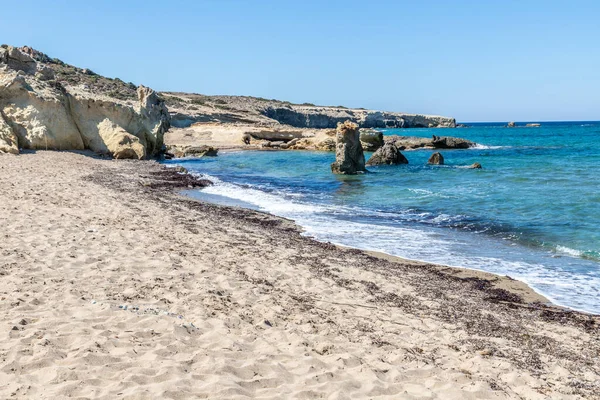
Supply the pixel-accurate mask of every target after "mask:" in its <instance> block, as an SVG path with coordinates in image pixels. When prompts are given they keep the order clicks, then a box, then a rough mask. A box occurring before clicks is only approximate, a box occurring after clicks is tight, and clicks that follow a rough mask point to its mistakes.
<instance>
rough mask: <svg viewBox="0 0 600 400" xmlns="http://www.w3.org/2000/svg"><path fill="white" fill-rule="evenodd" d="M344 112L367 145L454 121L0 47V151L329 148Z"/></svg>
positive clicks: (421, 143) (122, 153) (404, 140)
mask: <svg viewBox="0 0 600 400" xmlns="http://www.w3.org/2000/svg"><path fill="white" fill-rule="evenodd" d="M346 121H348V122H351V123H355V124H357V125H358V126H359V127H360V128H361V141H363V139H364V141H363V144H364V148H365V150H367V151H375V150H377V148H379V147H381V145H383V143H382V142H381V140H379V142H377V135H378V133H377V131H376V130H374V128H377V129H380V128H431V127H436V128H454V127H456V121H455V120H454V118H449V117H442V116H431V115H422V114H409V113H394V112H384V111H376V110H365V109H357V108H354V109H353V108H347V107H342V106H338V107H329V106H316V105H313V104H292V103H289V102H283V101H277V100H267V99H261V98H256V97H248V96H205V95H199V94H190V93H172V92H164V93H157V92H155V91H154V90H152V89H150V88H147V87H144V86H141V85H140V86H136V85H135V84H133V83H126V82H123V81H122V80H120V79H118V78H115V79H111V78H107V77H104V76H101V75H98V74H96V73H95V72H93V71H92V70H90V69H86V68H78V67H75V66H72V65H69V64H66V63H64V62H62V61H61V60H59V59H55V58H51V57H50V56H48V55H46V54H44V53H42V52H40V51H37V50H34V49H32V48H30V47H27V46H25V47H20V48H17V47H12V46H8V45H2V46H1V47H0V152H4V153H13V154H18V153H19V151H20V149H26V150H27V149H29V150H40V149H44V150H49V149H51V150H84V149H89V150H92V151H94V152H96V153H98V154H103V155H106V156H109V157H113V158H136V159H143V158H154V157H158V156H161V155H162V154H163V152H164V151H165V150H166V151H167V152H169V153H171V154H173V155H175V156H177V155H181V154H189V153H190V151H189V149H188V148H189V147H200V146H209V147H213V148H214V149H231V148H235V149H281V150H324V151H334V150H335V128H336V126H337V124H338V123H343V122H346ZM369 135H371V137H370V138H369V137H368V136H369ZM386 140H395V141H396V142H398V143H397V145H398V146H399V147H400V148H402V147H403V148H406V149H410V148H421V147H425V148H428V147H431V148H438V147H436V146H437V144H436V143H434V142H435V140H423V139H416V138H409V137H396V138H395V139H390V138H386ZM400 142H401V143H400ZM165 143H166V145H167V146H166V147H165V146H164V144H165ZM452 146H453V145H449V147H440V148H454V147H452Z"/></svg>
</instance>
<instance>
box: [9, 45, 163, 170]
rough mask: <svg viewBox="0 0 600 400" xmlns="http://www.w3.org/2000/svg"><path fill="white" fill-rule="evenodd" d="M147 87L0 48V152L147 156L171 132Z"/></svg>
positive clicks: (156, 150) (26, 49)
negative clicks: (60, 151)
mask: <svg viewBox="0 0 600 400" xmlns="http://www.w3.org/2000/svg"><path fill="white" fill-rule="evenodd" d="M169 120H170V117H169V113H168V111H167V108H166V106H165V104H164V101H163V100H162V99H161V97H159V96H158V94H157V93H156V92H155V91H153V90H152V89H150V88H146V87H144V86H139V87H137V88H136V87H135V86H134V85H132V84H125V83H124V82H122V81H117V80H110V79H108V78H104V77H100V76H99V75H96V74H94V73H93V72H91V71H89V70H82V69H79V68H75V67H73V66H70V65H67V64H65V63H63V62H61V61H60V60H56V59H50V58H49V57H48V56H47V55H45V54H43V53H40V52H38V51H36V50H33V49H31V48H29V47H22V48H15V47H11V46H6V45H3V46H2V47H0V152H8V153H14V154H18V152H19V149H20V148H22V149H34V150H35V149H48V150H50V149H51V150H83V149H90V150H92V151H95V152H97V153H101V154H106V155H110V156H112V157H114V158H136V159H141V158H146V157H151V156H155V155H157V154H158V153H159V152H160V151H161V150H162V147H163V135H164V133H165V131H166V130H167V129H168V128H169Z"/></svg>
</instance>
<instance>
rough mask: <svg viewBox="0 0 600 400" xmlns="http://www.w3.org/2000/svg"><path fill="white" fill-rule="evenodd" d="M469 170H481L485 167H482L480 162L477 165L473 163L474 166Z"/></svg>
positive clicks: (470, 166)
mask: <svg viewBox="0 0 600 400" xmlns="http://www.w3.org/2000/svg"><path fill="white" fill-rule="evenodd" d="M467 168H470V169H481V168H483V167H482V166H481V164H479V163H478V162H476V163H473V164H471V165H469V166H468V167H467Z"/></svg>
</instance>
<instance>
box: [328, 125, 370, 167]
mask: <svg viewBox="0 0 600 400" xmlns="http://www.w3.org/2000/svg"><path fill="white" fill-rule="evenodd" d="M331 172H333V173H334V174H348V175H354V174H357V173H359V172H366V169H365V155H364V153H363V148H362V145H361V143H360V130H359V128H358V125H357V124H355V123H353V122H350V121H346V122H344V123H339V124H338V126H337V131H336V148H335V162H333V163H332V164H331Z"/></svg>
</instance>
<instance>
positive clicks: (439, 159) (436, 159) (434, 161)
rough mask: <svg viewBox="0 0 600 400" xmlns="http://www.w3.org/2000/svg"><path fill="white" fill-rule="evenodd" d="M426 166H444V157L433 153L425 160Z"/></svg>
mask: <svg viewBox="0 0 600 400" xmlns="http://www.w3.org/2000/svg"><path fill="white" fill-rule="evenodd" d="M427 164H430V165H444V156H443V155H442V154H441V153H439V152H437V151H436V152H435V153H433V154H432V155H431V157H429V160H427Z"/></svg>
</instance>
